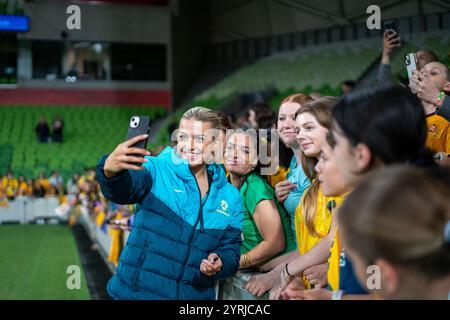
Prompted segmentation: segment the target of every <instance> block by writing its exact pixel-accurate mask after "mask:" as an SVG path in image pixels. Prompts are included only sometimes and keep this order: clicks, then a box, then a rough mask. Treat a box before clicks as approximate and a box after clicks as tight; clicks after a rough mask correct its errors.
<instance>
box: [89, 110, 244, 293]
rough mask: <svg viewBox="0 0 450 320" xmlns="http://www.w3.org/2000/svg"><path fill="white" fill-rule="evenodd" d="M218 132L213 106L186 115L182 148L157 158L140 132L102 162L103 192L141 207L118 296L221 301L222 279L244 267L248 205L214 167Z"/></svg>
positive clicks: (117, 282) (115, 283) (116, 283)
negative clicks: (213, 151)
mask: <svg viewBox="0 0 450 320" xmlns="http://www.w3.org/2000/svg"><path fill="white" fill-rule="evenodd" d="M218 133H219V119H218V117H217V114H216V113H215V112H213V111H212V110H210V109H207V108H202V107H196V108H192V109H190V110H188V111H186V112H185V113H184V115H183V116H182V118H181V120H180V124H179V129H178V132H177V136H176V137H177V145H176V146H175V147H174V148H170V147H167V148H165V149H164V150H163V151H162V152H161V153H160V154H159V155H158V156H157V157H152V156H150V153H149V152H148V151H146V150H145V148H140V147H139V148H138V147H136V146H135V145H139V142H142V141H146V139H148V135H147V134H144V135H138V136H135V137H133V138H131V139H129V140H127V141H126V142H124V143H121V144H119V145H118V146H117V147H116V149H115V150H114V151H113V152H112V153H111V154H109V155H106V156H103V157H102V158H101V159H100V161H99V163H98V165H97V174H98V181H99V183H100V187H101V191H102V193H103V194H104V196H105V197H106V198H107V199H109V200H111V201H113V202H115V203H119V204H137V207H138V208H137V210H136V215H135V218H134V222H133V228H132V229H131V233H130V235H129V237H128V240H127V243H126V245H125V248H124V249H123V251H122V253H121V255H120V258H119V264H118V267H117V269H116V273H115V274H114V275H113V277H112V278H111V280H110V281H109V283H108V285H107V290H108V293H109V294H110V296H111V297H112V298H114V299H142V300H160V299H161V300H166V299H170V300H172V299H176V300H185V299H192V300H200V299H214V298H215V290H214V284H215V283H214V282H215V280H220V279H223V278H226V277H229V276H231V275H233V274H234V273H236V271H237V270H238V268H239V258H240V244H241V242H242V239H241V233H242V219H243V207H242V200H241V197H240V194H239V191H238V190H237V189H236V188H235V187H234V186H232V185H231V184H230V183H229V182H228V181H227V178H226V175H225V172H224V170H223V169H222V168H221V167H220V166H219V165H217V164H215V163H213V164H207V163H209V162H211V161H209V160H210V159H209V157H210V154H211V152H209V150H211V148H212V147H213V146H214V144H215V141H216V134H217V135H218Z"/></svg>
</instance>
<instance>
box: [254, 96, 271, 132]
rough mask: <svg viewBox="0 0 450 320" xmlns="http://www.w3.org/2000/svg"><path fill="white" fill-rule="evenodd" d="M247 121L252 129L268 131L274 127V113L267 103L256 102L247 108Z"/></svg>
mask: <svg viewBox="0 0 450 320" xmlns="http://www.w3.org/2000/svg"><path fill="white" fill-rule="evenodd" d="M248 121H249V122H250V124H251V126H252V127H253V128H254V129H270V128H272V127H273V126H274V125H275V113H274V112H273V110H272V108H271V107H270V106H269V105H268V104H267V103H265V102H258V103H255V104H252V105H251V106H250V107H249V109H248Z"/></svg>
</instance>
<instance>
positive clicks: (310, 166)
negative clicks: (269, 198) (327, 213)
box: [295, 97, 338, 238]
mask: <svg viewBox="0 0 450 320" xmlns="http://www.w3.org/2000/svg"><path fill="white" fill-rule="evenodd" d="M337 101H338V98H336V97H322V98H318V99H316V100H313V101H311V102H308V103H307V104H305V105H304V106H303V107H302V108H300V109H299V110H298V111H297V112H296V113H295V118H296V119H297V117H298V116H299V115H300V114H303V113H309V114H311V115H312V116H313V117H314V118H315V119H316V120H317V122H318V123H319V125H321V126H322V127H324V128H327V129H330V128H331V124H332V118H331V111H332V109H333V106H334V105H335V104H336V102H337ZM301 164H302V168H303V171H304V172H305V174H306V176H307V177H308V178H309V180H311V185H310V186H309V188H308V189H307V190H306V191H305V194H304V196H303V198H302V200H301V202H300V205H301V208H302V212H303V219H304V221H305V225H306V228H307V229H308V231H309V232H310V234H312V235H314V236H316V237H319V238H322V237H324V236H325V235H322V234H319V233H318V232H317V230H316V228H315V226H314V219H315V217H316V207H317V198H318V196H319V189H320V183H319V181H318V180H317V179H316V171H315V169H314V167H315V166H316V164H317V158H315V157H307V156H306V155H305V154H304V153H303V152H302V159H301Z"/></svg>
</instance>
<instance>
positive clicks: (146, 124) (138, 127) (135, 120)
mask: <svg viewBox="0 0 450 320" xmlns="http://www.w3.org/2000/svg"><path fill="white" fill-rule="evenodd" d="M150 124H151V123H150V118H149V117H146V116H132V117H131V119H130V124H129V126H128V133H127V140H130V139H132V138H134V137H136V136H139V135H141V134H149V132H150ZM147 142H148V138H147V139H145V140H141V141H139V142H138V143H136V144H134V145H132V146H131V147H133V148H140V149H146V148H147ZM135 156H137V157H142V156H141V155H135ZM135 165H138V166H141V164H140V163H135Z"/></svg>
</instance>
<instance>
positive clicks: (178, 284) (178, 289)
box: [176, 172, 212, 300]
mask: <svg viewBox="0 0 450 320" xmlns="http://www.w3.org/2000/svg"><path fill="white" fill-rule="evenodd" d="M191 173H192V172H191ZM192 176H193V177H194V179H195V183H196V185H197V189H198V195H199V199H200V208H199V210H198V215H197V219H196V221H195V223H194V227H193V229H192V234H191V235H190V236H189V241H188V244H189V246H188V250H187V253H186V257H185V258H184V260H183V265H182V268H181V270H180V273H179V274H178V277H177V296H176V300H179V299H180V283H179V282H180V280H181V279H182V278H183V275H184V271H185V266H186V262H187V260H188V259H189V254H190V252H191V246H192V238H193V237H194V235H195V230H196V228H197V225H198V223H199V221H200V222H201V223H200V231H202V229H203V204H204V202H206V200H207V198H208V196H209V192H210V191H211V185H212V183H210V181H209V175H208V187H209V188H208V192H207V193H206V195H205V201H204V202H203V199H202V192H201V191H200V186H199V185H198V182H197V179H196V178H195V176H194V174H192ZM199 267H200V266H199Z"/></svg>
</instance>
